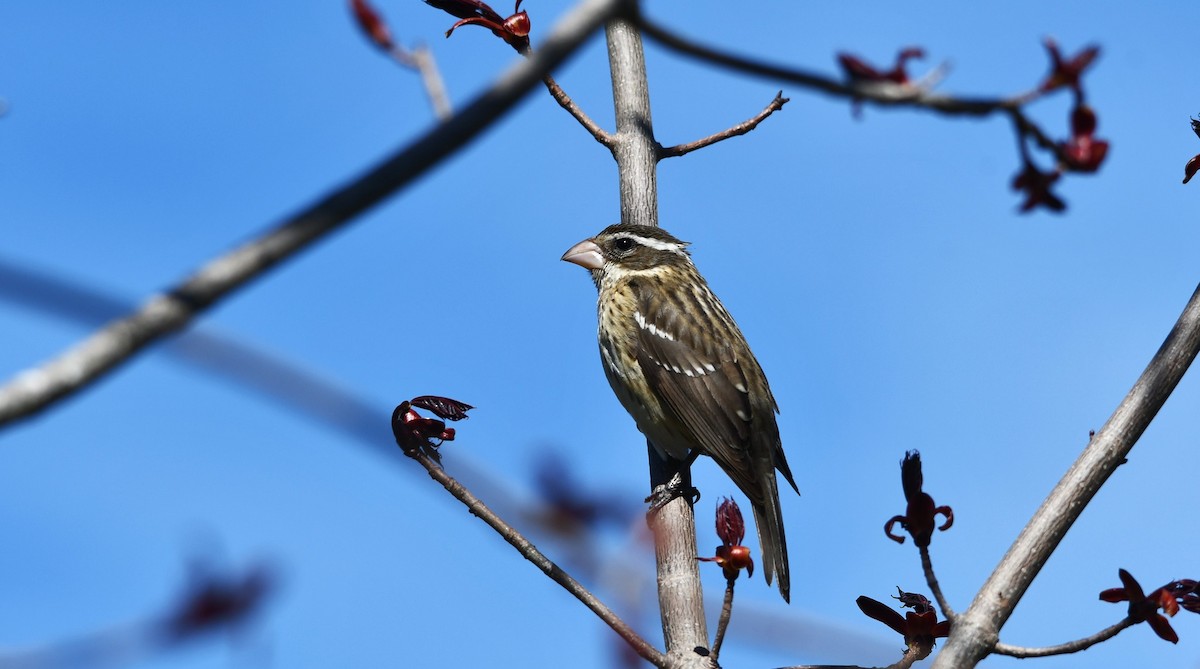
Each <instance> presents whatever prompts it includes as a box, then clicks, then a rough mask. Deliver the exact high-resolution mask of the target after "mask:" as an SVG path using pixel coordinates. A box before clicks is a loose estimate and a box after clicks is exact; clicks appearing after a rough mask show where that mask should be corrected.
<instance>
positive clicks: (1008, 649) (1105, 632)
mask: <svg viewBox="0 0 1200 669" xmlns="http://www.w3.org/2000/svg"><path fill="white" fill-rule="evenodd" d="M1136 624H1137V622H1136V621H1134V620H1133V619H1132V618H1125V619H1124V620H1122V621H1121V622H1119V623H1117V624H1115V625H1113V626H1111V627H1106V628H1104V629H1102V630H1100V631H1099V632H1096V633H1095V634H1093V635H1091V636H1089V637H1084V638H1082V639H1076V640H1075V641H1068V642H1067V643H1060V644H1058V645H1057V646H1044V647H1041V648H1027V647H1025V646H1010V645H1008V644H1006V643H997V644H996V647H995V648H994V649H993V650H994V651H995V653H996V654H997V655H1008V656H1009V657H1020V658H1026V657H1046V656H1048V655H1067V654H1068V653H1078V652H1079V651H1081V650H1086V649H1088V648H1091V647H1092V646H1095V645H1096V644H1098V643H1100V642H1101V641H1108V640H1109V639H1111V638H1113V637H1115V636H1116V635H1118V634H1120V633H1121V631H1122V630H1124V629H1126V628H1129V627H1132V626H1134V625H1136Z"/></svg>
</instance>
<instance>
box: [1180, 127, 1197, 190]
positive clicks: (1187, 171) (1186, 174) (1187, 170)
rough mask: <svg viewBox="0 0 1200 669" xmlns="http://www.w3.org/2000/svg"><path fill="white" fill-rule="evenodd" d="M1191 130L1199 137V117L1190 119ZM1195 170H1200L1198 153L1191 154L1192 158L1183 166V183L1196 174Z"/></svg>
mask: <svg viewBox="0 0 1200 669" xmlns="http://www.w3.org/2000/svg"><path fill="white" fill-rule="evenodd" d="M1192 132H1194V133H1196V136H1197V137H1200V119H1196V118H1194V119H1192ZM1196 172H1200V154H1197V155H1194V156H1192V159H1191V160H1189V161H1187V165H1184V166H1183V183H1187V182H1189V181H1191V180H1192V177H1194V176H1196Z"/></svg>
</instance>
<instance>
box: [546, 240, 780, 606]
mask: <svg viewBox="0 0 1200 669" xmlns="http://www.w3.org/2000/svg"><path fill="white" fill-rule="evenodd" d="M687 247H688V243H687V242H683V241H680V240H679V239H677V238H675V237H674V236H672V235H671V234H670V233H668V232H666V231H665V230H663V229H662V228H659V227H657V226H648V225H635V224H631V223H618V224H615V225H610V226H609V227H607V228H605V229H604V230H603V231H601V232H600V233H599V234H598V235H596V236H594V237H590V238H588V239H585V240H583V241H581V242H579V243H578V244H576V245H574V246H572V247H571V248H570V249H568V250H567V252H566V253H564V254H563V256H562V260H564V261H567V262H570V263H574V264H576V265H579V266H581V267H583V268H585V269H588V270H590V271H591V275H592V279H593V281H594V282H595V284H596V288H597V289H598V291H599V298H598V300H597V314H598V318H597V321H598V327H597V333H598V339H599V344H600V358H601V361H602V363H603V367H604V373H605V376H606V377H607V378H608V382H609V385H611V386H612V389H613V392H614V394H616V396H617V399H618V400H620V402H621V405H622V406H624V408H625V410H626V411H627V412H628V413H629V415H630V416H631V417H633V420H634V421H635V422H636V423H637V427H638V429H639V430H641V432H642V434H644V435H645V436H646V438H647V439H648V440H649V441H650V443H651V445H652V446H653V447H654V448H655V449H656V450H657V451H658V453H659V455H660V456H664V457H665V456H670V457H671V458H674V459H677V460H684V461H690V459H694V458H695V457H696V456H697V455H698V454H703V455H708V456H709V457H711V458H712V459H713V460H714V461H716V463H717V465H718V466H720V468H721V469H722V470H723V471H724V472H725V474H726V475H728V476H729V478H730V479H732V480H733V482H734V483H735V484H736V485H737V487H738V489H740V490H741V492H742V494H744V495H745V496H746V497H747V498H748V499H749V501H750V506H751V508H752V509H753V511H754V524H755V526H756V528H757V530H758V539H759V545H760V547H761V549H762V563H763V569H762V571H763V573H764V574H765V576H766V580H767V584H768V585H770V584H771V579H772V576H775V577H777V579H778V587H779V592H780V594H782V595H783V598H784V600H785V601H790V596H791V595H790V591H791V579H790V577H789V575H788V555H787V541H786V539H785V536H784V529H783V516H782V511H781V509H780V505H779V488H778V485H777V483H776V478H775V472H776V471H778V472H779V473H780V474H782V475H783V477H784V479H786V480H787V482H788V483H789V484H790V485H791V486H792V489H793V490H795V491H796V493H797V494H799V493H800V490H799V488H798V487H797V486H796V481H795V479H794V478H793V476H792V471H791V469H790V468H789V467H788V463H787V458H786V457H785V456H784V452H783V445H782V442H781V441H780V437H779V426H778V424H777V423H776V421H775V414H776V413H778V412H779V405H778V404H777V403H776V401H775V397H774V395H772V394H771V387H770V386H769V385H768V384H767V377H766V375H765V374H763V371H762V367H761V366H760V365H759V364H758V360H757V359H756V358H755V357H754V353H752V352H751V351H750V346H749V344H747V343H746V338H745V337H744V336H742V332H741V330H740V329H739V328H738V326H737V323H736V322H734V320H733V317H732V316H730V315H729V312H728V311H727V310H726V309H725V307H724V305H722V304H721V301H720V300H719V299H717V296H716V295H714V294H713V292H712V290H711V289H710V288H709V286H708V282H707V281H705V280H704V277H703V276H702V275H701V274H700V272H699V270H697V269H696V266H695V264H694V263H693V262H692V258H691V254H690V253H689V252H688V250H687Z"/></svg>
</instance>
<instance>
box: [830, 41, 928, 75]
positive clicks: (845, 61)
mask: <svg viewBox="0 0 1200 669" xmlns="http://www.w3.org/2000/svg"><path fill="white" fill-rule="evenodd" d="M924 57H925V50H924V49H921V48H920V47H908V48H907V49H901V50H900V53H899V54H897V55H896V64H895V65H893V66H892V69H890V70H881V69H879V68H877V67H875V66H873V65H871V64H869V63H867V62H866V61H865V60H863V59H861V58H859V57H858V56H855V55H853V54H849V53H846V52H842V53H839V54H838V55H837V59H838V64H839V65H841V66H842V71H844V72H845V73H846V76H847V77H849V78H850V80H851V81H856V82H859V81H861V82H891V83H893V84H907V83H908V80H909V79H908V71H907V65H908V61H910V60H912V59H914V58H924Z"/></svg>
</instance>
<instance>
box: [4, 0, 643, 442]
mask: <svg viewBox="0 0 1200 669" xmlns="http://www.w3.org/2000/svg"><path fill="white" fill-rule="evenodd" d="M623 5H624V1H623V0H586V1H585V2H583V3H582V4H581V5H580V6H579V7H578V8H576V9H575V10H573V11H572V12H570V13H569V14H568V15H567V16H566V17H565V18H564V19H563V20H562V21H561V22H560V23H559V25H558V26H557V27H556V28H555V30H554V31H553V32H552V33H551V35H550V36H549V38H548V39H547V40H546V41H545V43H544V44H543V45H542V47H541V48H540V49H538V51H537V53H535V54H534V55H533V56H532V57H531V58H529V59H528V60H527V61H522V62H520V63H518V64H517V65H516V66H515V67H513V68H512V69H510V70H509V71H508V72H506V73H505V74H504V75H503V76H501V77H500V79H499V80H497V81H496V83H494V84H493V85H492V86H491V87H490V88H488V90H486V91H484V92H483V93H482V94H481V95H480V96H478V97H477V98H476V99H475V101H474V102H472V103H471V104H470V105H468V106H467V107H465V108H464V109H463V110H462V111H460V112H459V113H458V114H455V115H454V116H453V117H452V118H451V119H450V120H448V121H446V122H445V123H442V124H441V125H439V126H438V127H436V128H433V129H432V130H430V131H428V132H427V133H425V134H424V135H422V136H421V137H420V138H418V139H417V140H416V141H414V142H412V143H411V144H409V145H408V146H407V147H405V148H404V149H403V150H401V151H399V152H398V153H397V154H395V155H394V156H393V157H391V158H389V159H388V160H386V161H385V162H383V163H382V164H380V165H378V166H376V167H375V168H373V169H372V170H370V171H369V172H368V173H367V174H366V175H364V176H362V177H360V178H358V179H356V180H354V181H353V182H351V183H349V184H346V185H344V186H342V187H341V188H339V189H337V190H336V191H335V192H334V193H332V194H331V195H329V196H328V197H326V198H324V199H322V200H321V201H319V202H317V203H315V204H313V205H312V206H310V207H308V208H307V209H305V210H303V211H302V212H300V213H299V214H297V215H295V216H292V217H291V218H289V219H287V220H285V221H284V222H283V223H281V224H279V225H278V226H276V227H275V228H273V229H271V230H269V231H267V232H266V233H264V234H263V235H262V236H260V237H258V238H256V239H254V240H251V241H250V242H248V243H246V244H244V245H242V246H241V247H239V248H237V249H234V250H233V251H231V252H229V253H227V254H226V255H224V256H221V257H218V258H216V259H214V260H212V261H211V262H209V263H208V264H207V265H205V266H204V267H202V268H201V269H200V270H199V271H197V272H196V273H195V274H193V275H192V276H190V277H188V278H187V279H185V280H184V281H183V282H182V283H180V284H179V285H177V286H176V287H175V288H173V289H171V290H169V291H167V292H166V293H163V294H160V295H156V296H153V297H151V298H150V300H149V301H148V302H147V303H146V304H145V305H144V306H143V307H142V308H141V309H139V310H138V311H136V312H134V313H132V314H130V315H128V316H125V317H124V318H122V319H120V320H117V321H115V322H113V323H111V324H109V325H107V326H106V327H104V328H101V329H100V330H99V331H97V332H95V333H94V334H92V335H91V336H90V337H88V338H87V339H86V340H84V341H83V342H81V343H79V344H77V345H75V346H74V347H72V348H71V349H69V350H67V351H65V352H64V353H62V354H61V355H60V356H59V357H58V358H56V359H54V360H52V361H50V362H47V363H45V364H44V365H42V366H40V367H37V368H34V369H31V370H28V371H25V372H23V373H21V374H20V375H18V376H17V377H16V378H14V379H12V380H11V381H10V382H9V383H8V384H7V385H5V386H4V387H3V388H0V425H5V424H8V423H11V422H13V421H16V420H18V419H20V418H26V417H29V416H32V415H34V414H35V413H37V412H39V411H41V410H42V409H45V408H46V407H48V406H50V405H51V404H53V403H54V402H55V401H57V400H59V399H62V398H64V397H67V396H69V395H71V394H73V393H75V392H76V391H78V390H80V389H82V388H85V387H87V386H88V385H90V384H91V383H93V382H94V381H96V380H97V379H99V378H101V377H103V376H104V375H105V374H106V373H108V372H109V371H111V370H112V369H115V368H116V367H117V366H119V365H121V364H122V363H124V362H125V361H127V360H129V359H130V358H132V357H133V356H134V355H136V354H137V353H138V352H140V351H141V350H142V349H144V348H145V347H146V346H147V345H148V344H150V343H152V342H154V341H157V340H159V339H161V338H163V337H164V336H166V335H168V334H170V333H172V332H175V331H176V330H179V329H181V328H183V327H185V326H187V325H188V324H189V323H190V322H191V321H192V320H193V319H194V318H195V317H196V316H197V315H198V314H200V313H201V312H203V311H204V310H205V309H207V308H208V307H210V306H211V305H212V304H214V303H215V302H217V301H219V300H221V299H222V298H224V297H226V296H228V295H229V294H230V293H232V292H233V291H235V290H236V289H238V288H240V287H242V286H244V285H245V284H247V283H249V282H250V281H252V280H253V279H255V278H258V277H259V276H262V275H263V274H264V273H265V272H266V271H267V270H269V269H271V268H273V267H275V266H276V265H277V264H279V263H280V262H282V261H283V260H286V259H288V258H291V257H292V256H294V255H296V254H297V253H298V252H300V251H301V250H303V249H305V248H307V247H308V246H309V245H311V244H312V243H313V242H315V241H317V240H318V239H321V238H323V237H324V236H325V235H326V234H327V233H329V232H331V231H333V230H335V229H337V228H339V227H341V225H342V224H344V223H346V222H347V221H349V220H351V219H353V218H354V217H355V216H357V215H358V214H361V213H363V212H364V211H366V210H367V209H369V208H370V207H372V206H374V205H376V204H378V203H380V202H381V201H383V200H384V198H386V197H388V196H389V195H392V194H394V193H396V192H397V191H399V190H401V189H402V188H404V187H405V186H407V185H408V184H410V183H412V182H413V181H414V180H415V179H416V178H417V177H419V176H420V175H422V174H424V173H425V172H426V171H427V170H428V169H429V168H431V167H433V166H434V165H436V164H438V163H439V162H441V161H442V160H444V159H445V158H447V157H448V156H450V155H451V154H453V153H454V152H455V151H457V150H458V149H459V148H461V147H463V146H464V145H466V144H467V143H468V142H469V141H471V140H472V139H474V138H475V137H477V136H478V135H479V134H481V133H482V132H483V131H484V130H485V129H487V128H488V127H490V126H491V125H492V123H494V122H495V121H496V120H497V119H499V118H500V117H501V116H503V115H504V114H505V113H506V112H507V111H509V110H510V109H512V108H513V106H515V105H516V103H517V101H518V100H520V99H521V98H522V97H523V96H525V95H526V94H527V93H528V92H529V91H530V90H531V89H532V88H533V87H534V86H536V85H537V83H538V82H539V81H541V80H542V78H543V77H544V76H545V75H546V74H547V73H548V72H549V71H550V70H552V69H554V68H555V67H557V66H558V65H559V64H561V63H562V62H563V61H564V60H565V59H566V58H567V56H569V55H570V54H571V53H572V52H574V51H575V50H576V49H578V48H579V46H580V45H581V44H583V42H584V41H585V40H586V39H587V37H588V36H589V35H590V34H591V33H592V32H593V31H594V30H595V29H596V28H597V27H599V25H600V24H601V23H603V22H604V21H605V20H606V19H607V18H608V17H610V16H612V15H614V13H616V12H617V11H618V10H619V9H620V8H622V7H623Z"/></svg>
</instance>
